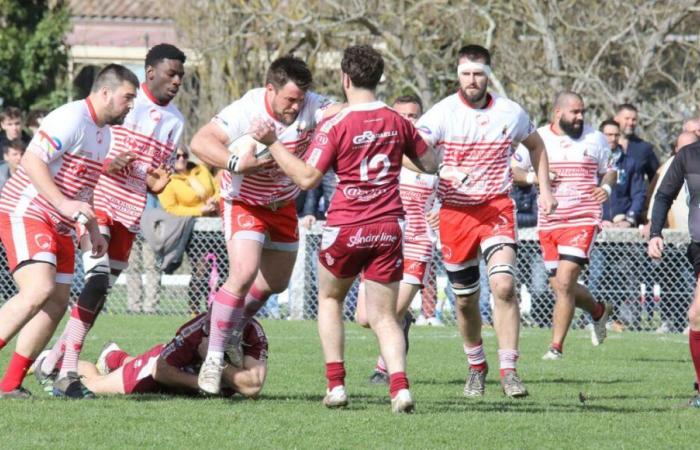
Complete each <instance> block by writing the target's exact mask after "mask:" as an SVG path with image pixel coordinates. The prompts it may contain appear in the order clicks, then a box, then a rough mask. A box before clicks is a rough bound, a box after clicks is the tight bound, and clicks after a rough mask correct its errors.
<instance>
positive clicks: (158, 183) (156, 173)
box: [146, 164, 171, 193]
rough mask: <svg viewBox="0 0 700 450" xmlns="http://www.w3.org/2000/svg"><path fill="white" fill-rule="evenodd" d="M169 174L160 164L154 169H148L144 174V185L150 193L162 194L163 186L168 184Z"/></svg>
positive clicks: (163, 165)
mask: <svg viewBox="0 0 700 450" xmlns="http://www.w3.org/2000/svg"><path fill="white" fill-rule="evenodd" d="M170 174H171V171H170V170H169V169H168V168H167V167H166V166H165V164H161V165H160V166H158V167H157V168H155V169H149V170H148V173H147V174H146V185H148V189H150V190H151V192H156V193H160V192H163V189H165V186H167V185H168V183H169V182H170Z"/></svg>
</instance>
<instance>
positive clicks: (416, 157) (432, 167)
mask: <svg viewBox="0 0 700 450" xmlns="http://www.w3.org/2000/svg"><path fill="white" fill-rule="evenodd" d="M405 123H406V124H407V125H408V130H407V132H406V133H407V135H408V137H409V139H408V141H407V142H406V147H405V148H404V156H403V162H406V159H407V158H408V161H409V162H410V163H411V165H410V166H405V167H408V168H409V169H411V170H415V171H416V172H423V173H430V174H434V173H437V171H438V169H439V168H440V157H439V156H438V153H437V152H436V151H435V147H433V145H432V144H431V141H430V140H429V139H426V138H425V137H424V136H423V135H422V134H421V133H420V132H419V131H418V130H417V129H416V128H415V127H414V126H413V125H412V124H411V123H410V122H408V121H406V122H405ZM411 166H412V167H411Z"/></svg>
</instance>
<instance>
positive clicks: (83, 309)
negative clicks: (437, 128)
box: [34, 44, 185, 398]
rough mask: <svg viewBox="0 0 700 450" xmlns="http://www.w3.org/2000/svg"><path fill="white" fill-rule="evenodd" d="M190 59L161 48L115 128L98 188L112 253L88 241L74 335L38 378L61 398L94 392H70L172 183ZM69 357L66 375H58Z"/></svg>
mask: <svg viewBox="0 0 700 450" xmlns="http://www.w3.org/2000/svg"><path fill="white" fill-rule="evenodd" d="M184 63H185V55H184V53H182V51H180V50H179V49H178V48H177V47H175V46H173V45H170V44H159V45H156V46H154V47H153V48H151V49H150V50H149V51H148V54H147V55H146V81H145V82H144V83H143V84H142V85H141V89H140V90H139V92H138V95H137V97H136V100H135V102H134V108H133V109H132V110H131V112H130V113H129V115H128V116H126V119H125V120H124V124H123V125H118V126H114V127H113V128H112V136H113V140H114V142H113V144H112V147H111V149H110V152H109V154H108V155H107V159H106V160H105V162H104V164H103V173H102V175H101V176H100V179H99V181H98V183H97V187H96V188H95V195H94V198H95V200H94V204H95V216H96V218H97V223H98V225H99V228H100V233H102V235H103V236H104V237H105V239H106V240H107V242H108V244H109V250H108V251H107V254H105V255H103V256H102V257H100V258H93V257H92V256H91V252H92V248H91V245H90V241H89V239H87V235H86V234H85V233H83V234H82V236H81V238H80V249H81V250H82V252H83V268H84V270H85V285H84V287H83V290H82V292H81V293H80V297H79V298H78V302H77V303H76V304H75V306H73V308H72V310H71V315H70V319H69V320H68V323H67V324H66V329H65V331H64V332H63V334H62V335H61V337H60V338H59V339H58V341H57V342H56V344H55V345H54V347H53V349H52V351H51V352H49V353H48V355H47V356H46V358H43V359H42V358H40V360H39V361H38V362H37V367H36V369H35V371H34V373H35V375H36V377H37V379H38V380H39V382H40V383H41V384H44V385H47V384H48V383H49V382H50V381H52V380H53V379H54V378H56V380H55V382H54V386H53V394H54V395H56V396H63V395H66V396H69V397H72V398H80V397H85V396H90V393H89V391H88V390H86V389H80V390H75V389H72V390H70V391H68V390H67V387H68V386H70V385H75V384H74V383H75V382H76V380H77V383H79V380H78V377H77V375H76V373H77V369H78V357H79V355H80V350H81V348H82V345H83V342H84V341H85V337H86V336H87V333H88V331H89V330H90V328H91V327H92V326H93V324H94V323H95V320H96V319H97V315H98V314H99V313H100V311H101V310H102V306H103V305H104V302H105V300H106V299H107V293H108V291H109V289H110V288H111V287H112V285H113V284H114V282H115V280H116V279H117V277H118V276H119V274H120V273H121V272H122V271H123V270H125V269H126V268H127V266H128V261H129V254H130V253H131V247H132V245H133V243H134V239H135V238H136V235H137V233H138V232H139V229H140V228H139V225H140V220H141V215H142V214H143V210H144V208H145V205H146V193H147V192H152V193H154V194H158V193H160V192H161V191H162V190H163V189H164V188H165V185H166V184H167V183H168V181H169V170H170V169H169V167H171V166H172V163H173V159H174V155H175V150H176V149H177V146H178V144H179V142H180V138H181V136H182V131H183V128H184V118H183V116H182V114H181V113H180V111H179V110H178V109H177V107H176V106H175V105H174V104H173V103H172V100H173V99H174V98H175V95H176V94H177V92H178V91H179V89H180V85H181V83H182V78H183V76H184V73H185V69H184ZM60 358H63V362H62V364H61V369H60V371H59V372H58V374H56V373H55V372H54V368H55V367H56V364H57V362H58V361H59V359H60Z"/></svg>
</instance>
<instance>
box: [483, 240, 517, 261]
mask: <svg viewBox="0 0 700 450" xmlns="http://www.w3.org/2000/svg"><path fill="white" fill-rule="evenodd" d="M505 247H510V248H512V249H513V251H515V252H516V253H517V252H518V246H517V245H515V244H510V243H503V244H495V245H492V246H491V247H489V248H487V249H485V250H483V251H482V252H481V253H482V255H483V257H484V261H485V262H486V264H488V263H489V260H490V259H491V257H492V256H493V255H494V254H496V252H497V251H499V250H501V249H503V248H505Z"/></svg>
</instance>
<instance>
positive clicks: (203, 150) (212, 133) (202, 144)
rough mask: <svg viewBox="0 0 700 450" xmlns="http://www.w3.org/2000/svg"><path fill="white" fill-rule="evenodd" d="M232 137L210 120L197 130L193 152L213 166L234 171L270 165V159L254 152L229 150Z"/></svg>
mask: <svg viewBox="0 0 700 450" xmlns="http://www.w3.org/2000/svg"><path fill="white" fill-rule="evenodd" d="M230 143H231V138H230V137H229V136H228V134H226V132H225V131H224V129H223V128H221V126H220V125H218V124H217V123H215V122H209V123H208V124H206V125H204V126H203V127H202V128H200V129H199V131H197V133H196V134H195V135H194V137H193V138H192V142H191V143H190V149H191V150H192V153H194V154H195V155H197V157H198V158H199V159H200V160H201V161H202V162H204V163H205V164H208V165H209V166H212V167H220V168H222V169H228V170H229V171H231V172H234V173H242V174H248V173H252V172H256V171H258V170H259V169H261V168H265V167H267V166H269V160H266V159H262V158H261V159H258V158H256V157H255V154H254V153H253V152H243V153H242V154H241V155H240V156H238V155H233V154H231V152H229V150H228V145H229V144H230Z"/></svg>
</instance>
